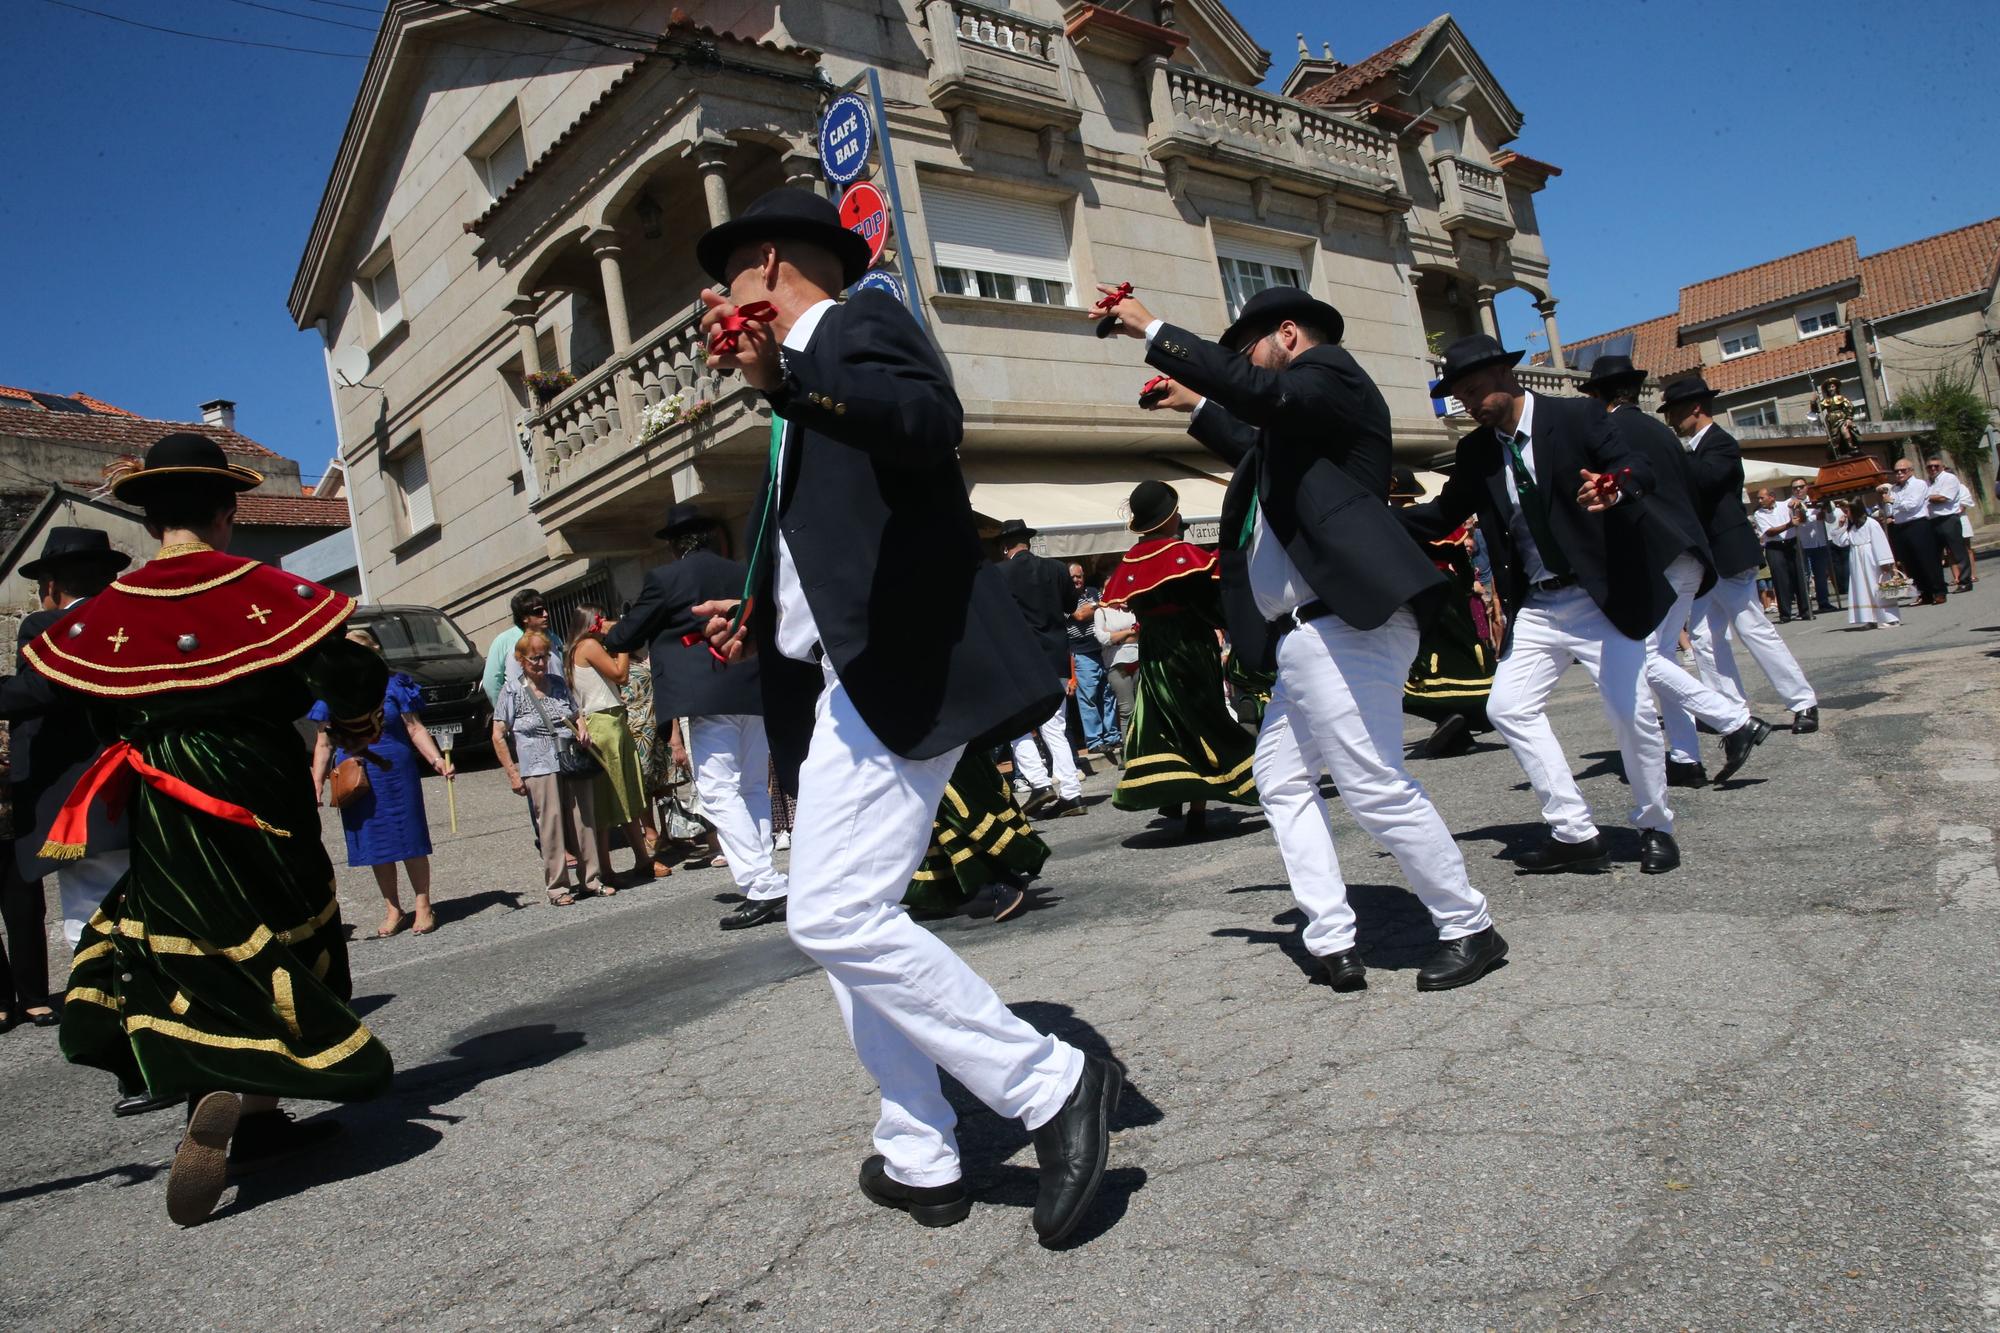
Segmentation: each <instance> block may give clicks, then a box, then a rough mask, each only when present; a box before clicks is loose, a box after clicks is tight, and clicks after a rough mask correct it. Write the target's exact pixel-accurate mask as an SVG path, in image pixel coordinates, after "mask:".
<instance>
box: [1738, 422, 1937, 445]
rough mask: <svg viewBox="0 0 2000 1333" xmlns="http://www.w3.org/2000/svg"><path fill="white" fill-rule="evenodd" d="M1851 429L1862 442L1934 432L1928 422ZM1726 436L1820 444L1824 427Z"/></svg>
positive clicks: (1751, 429) (1760, 429) (1752, 429)
mask: <svg viewBox="0 0 2000 1333" xmlns="http://www.w3.org/2000/svg"><path fill="white" fill-rule="evenodd" d="M1854 429H1855V430H1856V432H1858V433H1859V434H1860V436H1861V438H1863V439H1864V440H1865V439H1867V438H1868V437H1869V436H1870V435H1874V436H1878V437H1888V438H1893V439H1902V438H1905V437H1906V436H1911V435H1927V434H1929V433H1930V432H1931V431H1934V430H1936V429H1937V427H1936V426H1935V425H1933V424H1932V423H1930V422H1928V421H1860V420H1857V421H1856V422H1855V423H1854ZM1729 433H1730V434H1731V435H1734V436H1735V437H1736V438H1737V439H1739V440H1824V439H1825V438H1826V426H1825V425H1824V424H1822V423H1820V422H1817V421H1776V422H1772V423H1771V424H1769V425H1764V426H1737V425H1730V426H1729Z"/></svg>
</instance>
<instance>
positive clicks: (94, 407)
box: [70, 393, 139, 417]
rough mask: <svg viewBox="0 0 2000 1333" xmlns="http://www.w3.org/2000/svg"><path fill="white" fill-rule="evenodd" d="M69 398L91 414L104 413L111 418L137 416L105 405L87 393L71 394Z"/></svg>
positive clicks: (105, 403)
mask: <svg viewBox="0 0 2000 1333" xmlns="http://www.w3.org/2000/svg"><path fill="white" fill-rule="evenodd" d="M70 397H72V398H74V399H76V401H78V402H79V403H82V404H83V405H84V406H85V407H87V408H89V409H90V410H91V411H93V412H105V413H108V414H110V415H112V416H119V417H136V416H138V415H139V414H138V413H137V412H127V411H126V410H125V409H124V408H122V407H119V406H117V405H115V404H112V403H107V402H105V401H104V400H103V399H102V398H92V397H91V396H90V395H89V394H87V393H73V394H71V395H70Z"/></svg>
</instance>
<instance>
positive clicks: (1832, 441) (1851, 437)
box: [1812, 375, 1861, 459]
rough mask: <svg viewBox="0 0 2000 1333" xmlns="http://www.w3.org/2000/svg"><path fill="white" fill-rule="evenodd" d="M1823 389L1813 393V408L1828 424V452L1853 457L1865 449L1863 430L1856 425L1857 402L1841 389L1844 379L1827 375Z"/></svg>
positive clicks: (1838, 457) (1842, 456)
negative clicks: (1862, 437)
mask: <svg viewBox="0 0 2000 1333" xmlns="http://www.w3.org/2000/svg"><path fill="white" fill-rule="evenodd" d="M1819 387H1820V392H1819V393H1816V394H1814V395H1813V400H1812V410H1813V412H1814V413H1816V414H1817V415H1818V416H1819V420H1820V424H1821V425H1823V426H1825V427H1826V446H1827V452H1828V453H1829V454H1830V455H1831V456H1832V457H1833V458H1836V459H1840V458H1853V457H1855V456H1856V455H1857V454H1859V453H1860V452H1861V432H1860V431H1859V430H1857V429H1856V428H1855V425H1854V404H1853V403H1851V402H1849V401H1848V400H1847V398H1846V397H1845V396H1844V395H1843V394H1842V393H1841V392H1840V381H1839V380H1838V379H1837V378H1835V377H1834V376H1832V375H1828V376H1827V377H1826V380H1825V382H1823V383H1822V384H1821V385H1820V386H1819Z"/></svg>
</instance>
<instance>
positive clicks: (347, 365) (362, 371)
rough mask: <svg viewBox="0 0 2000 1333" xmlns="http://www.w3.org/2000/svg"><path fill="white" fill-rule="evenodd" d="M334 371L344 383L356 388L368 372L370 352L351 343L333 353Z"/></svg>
mask: <svg viewBox="0 0 2000 1333" xmlns="http://www.w3.org/2000/svg"><path fill="white" fill-rule="evenodd" d="M333 373H334V375H335V376H337V377H338V378H339V380H340V382H341V383H342V384H343V385H345V386H347V387H348V388H350V389H352V388H355V387H356V386H357V385H359V384H360V383H361V378H362V376H364V375H366V374H367V373H368V353H366V352H364V351H362V350H361V348H360V347H359V346H358V345H356V344H354V343H349V344H348V345H347V346H345V347H343V348H341V349H340V350H339V351H337V352H335V353H334V354H333Z"/></svg>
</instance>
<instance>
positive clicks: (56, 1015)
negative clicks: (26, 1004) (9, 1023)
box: [21, 1009, 62, 1028]
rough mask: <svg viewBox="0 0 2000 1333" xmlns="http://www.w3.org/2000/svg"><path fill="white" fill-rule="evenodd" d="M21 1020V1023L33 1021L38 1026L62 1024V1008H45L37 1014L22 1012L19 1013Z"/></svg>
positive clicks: (46, 1026) (50, 1026) (47, 1026)
mask: <svg viewBox="0 0 2000 1333" xmlns="http://www.w3.org/2000/svg"><path fill="white" fill-rule="evenodd" d="M21 1021H22V1022H23V1023H33V1024H34V1025H35V1026H36V1027H38V1028H52V1027H60V1026H61V1025H62V1010H60V1009H46V1010H44V1011H42V1012H41V1013H39V1014H25V1013H24V1014H22V1015H21Z"/></svg>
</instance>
